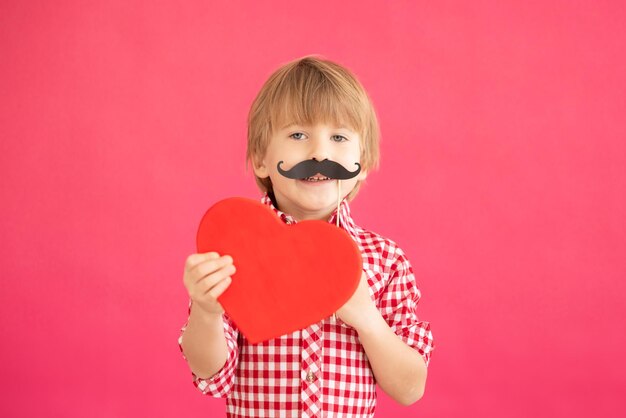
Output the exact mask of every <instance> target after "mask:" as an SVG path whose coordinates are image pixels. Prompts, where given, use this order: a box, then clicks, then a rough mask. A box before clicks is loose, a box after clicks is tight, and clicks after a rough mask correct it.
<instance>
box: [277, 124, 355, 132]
mask: <svg viewBox="0 0 626 418" xmlns="http://www.w3.org/2000/svg"><path fill="white" fill-rule="evenodd" d="M292 126H302V127H306V126H307V125H300V124H297V123H288V124H287V125H285V126H283V127H282V128H280V129H281V130H283V129H287V128H291V127H292ZM333 128H334V129H345V130H347V131H352V130H353V129H352V128H350V127H349V126H346V125H340V126H334V127H333Z"/></svg>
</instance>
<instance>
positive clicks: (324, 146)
mask: <svg viewBox="0 0 626 418" xmlns="http://www.w3.org/2000/svg"><path fill="white" fill-rule="evenodd" d="M309 158H310V159H313V160H316V161H322V160H325V159H327V158H328V159H331V156H330V142H329V141H324V139H323V137H322V136H321V135H315V137H313V138H312V140H311V141H310V142H309Z"/></svg>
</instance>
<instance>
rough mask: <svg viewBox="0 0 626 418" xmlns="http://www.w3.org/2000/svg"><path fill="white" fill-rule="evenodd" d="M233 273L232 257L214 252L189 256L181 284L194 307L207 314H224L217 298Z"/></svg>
mask: <svg viewBox="0 0 626 418" xmlns="http://www.w3.org/2000/svg"><path fill="white" fill-rule="evenodd" d="M234 273H235V266H234V265H233V259H232V257H230V256H228V255H225V256H222V257H220V256H219V254H217V253H215V252H210V253H200V254H191V255H190V256H189V257H187V261H186V262H185V274H184V275H183V283H184V284H185V287H186V288H187V292H189V297H190V298H191V300H192V301H193V304H194V305H197V306H199V307H200V308H202V310H204V311H205V312H207V313H209V314H221V313H223V312H224V309H223V308H222V305H220V303H219V302H218V301H217V298H218V297H219V296H220V295H221V294H222V293H224V291H225V290H226V289H228V286H230V283H231V282H232V279H231V277H230V276H231V275H232V274H234Z"/></svg>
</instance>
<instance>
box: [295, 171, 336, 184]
mask: <svg viewBox="0 0 626 418" xmlns="http://www.w3.org/2000/svg"><path fill="white" fill-rule="evenodd" d="M300 180H302V181H307V182H311V183H317V182H320V181H328V180H331V179H330V177H326V176H322V175H321V174H319V173H318V174H316V175H314V176H311V177H306V178H303V179H300Z"/></svg>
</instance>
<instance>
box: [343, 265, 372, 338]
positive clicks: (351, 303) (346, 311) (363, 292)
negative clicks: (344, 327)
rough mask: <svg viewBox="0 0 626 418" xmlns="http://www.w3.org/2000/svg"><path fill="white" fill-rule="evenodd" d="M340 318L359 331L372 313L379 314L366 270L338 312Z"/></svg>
mask: <svg viewBox="0 0 626 418" xmlns="http://www.w3.org/2000/svg"><path fill="white" fill-rule="evenodd" d="M336 313H337V316H338V317H339V319H341V320H342V321H343V322H345V323H346V324H348V325H350V326H351V327H352V328H354V329H356V330H357V331H359V330H360V329H362V327H364V326H366V325H367V324H368V322H369V321H370V319H371V318H372V315H376V314H379V312H378V308H376V304H375V303H374V301H373V300H372V298H371V297H370V292H369V285H368V284H367V277H365V272H363V273H362V274H361V281H360V282H359V286H358V287H357V288H356V291H355V292H354V294H353V295H352V296H351V297H350V299H349V300H348V301H347V302H346V303H345V304H344V305H343V306H342V307H341V308H339V310H338V311H337V312H336Z"/></svg>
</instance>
